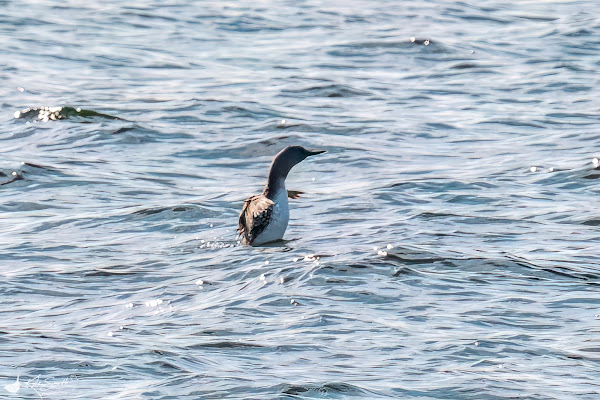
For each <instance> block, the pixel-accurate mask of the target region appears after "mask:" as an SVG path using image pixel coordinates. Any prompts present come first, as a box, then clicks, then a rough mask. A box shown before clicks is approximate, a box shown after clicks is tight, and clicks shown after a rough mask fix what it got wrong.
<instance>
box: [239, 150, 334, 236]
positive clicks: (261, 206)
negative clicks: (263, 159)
mask: <svg viewBox="0 0 600 400" xmlns="http://www.w3.org/2000/svg"><path fill="white" fill-rule="evenodd" d="M321 153H325V150H318V151H310V150H307V149H305V148H304V147H302V146H288V147H286V148H285V149H283V150H281V151H280V152H279V153H278V154H277V155H276V156H275V158H273V162H272V163H271V168H270V170H269V179H268V181H267V184H266V186H265V189H264V190H263V192H262V193H261V194H258V195H255V196H252V197H249V198H248V199H246V201H244V207H243V208H242V212H241V213H240V221H239V226H238V229H237V230H238V232H239V236H241V238H242V244H247V245H251V246H259V245H261V244H265V243H269V242H273V241H275V240H279V239H281V238H282V237H283V234H284V233H285V230H286V228H287V226H288V222H289V220H290V209H289V206H288V192H287V190H286V188H285V178H287V176H288V173H289V172H290V170H291V169H292V167H293V166H294V165H296V164H298V163H299V162H300V161H302V160H304V159H305V158H306V157H308V156H314V155H315V154H321Z"/></svg>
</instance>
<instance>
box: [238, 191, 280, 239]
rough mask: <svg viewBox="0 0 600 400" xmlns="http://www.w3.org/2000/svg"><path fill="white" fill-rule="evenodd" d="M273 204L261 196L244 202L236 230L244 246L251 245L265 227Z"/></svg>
mask: <svg viewBox="0 0 600 400" xmlns="http://www.w3.org/2000/svg"><path fill="white" fill-rule="evenodd" d="M273 204H274V203H273V202H272V201H271V200H269V199H268V198H267V197H266V196H265V195H262V194H259V195H256V196H252V197H249V198H248V199H246V201H244V207H242V212H241V213H240V220H239V224H238V229H237V230H238V232H239V235H240V236H242V241H243V242H244V244H251V243H252V242H253V241H254V239H256V237H257V236H258V235H260V233H261V232H262V231H263V230H264V229H265V228H266V227H267V225H268V224H269V220H270V219H271V212H272V211H273Z"/></svg>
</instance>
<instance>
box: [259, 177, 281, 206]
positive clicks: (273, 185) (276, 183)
mask: <svg viewBox="0 0 600 400" xmlns="http://www.w3.org/2000/svg"><path fill="white" fill-rule="evenodd" d="M281 190H285V178H283V177H281V176H278V175H272V174H269V180H268V181H267V184H266V185H265V189H264V190H263V194H264V195H265V196H267V198H268V199H269V200H273V199H275V198H276V197H277V195H278V194H279V192H280V191H281Z"/></svg>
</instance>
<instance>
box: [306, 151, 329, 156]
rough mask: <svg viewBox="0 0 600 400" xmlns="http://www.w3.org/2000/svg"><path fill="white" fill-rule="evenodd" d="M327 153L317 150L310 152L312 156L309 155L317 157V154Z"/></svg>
mask: <svg viewBox="0 0 600 400" xmlns="http://www.w3.org/2000/svg"><path fill="white" fill-rule="evenodd" d="M325 152H327V150H315V151H310V152H309V153H310V154H309V156H315V155H317V154H321V153H325Z"/></svg>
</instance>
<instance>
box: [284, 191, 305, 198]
mask: <svg viewBox="0 0 600 400" xmlns="http://www.w3.org/2000/svg"><path fill="white" fill-rule="evenodd" d="M301 194H304V192H301V191H299V190H288V191H287V195H288V197H289V198H290V199H297V198H298V197H300V195H301Z"/></svg>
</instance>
